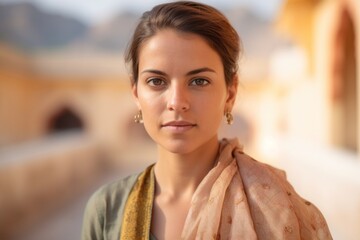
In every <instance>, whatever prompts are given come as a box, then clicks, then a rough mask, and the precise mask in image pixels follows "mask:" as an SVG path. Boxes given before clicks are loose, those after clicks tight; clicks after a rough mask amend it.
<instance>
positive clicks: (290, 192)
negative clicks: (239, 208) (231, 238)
mask: <svg viewBox="0 0 360 240" xmlns="http://www.w3.org/2000/svg"><path fill="white" fill-rule="evenodd" d="M237 162H238V166H239V171H240V174H241V176H242V181H243V184H244V188H245V191H246V192H247V197H248V201H249V205H250V208H252V209H258V210H259V209H261V210H259V211H256V212H263V211H264V210H266V211H265V212H264V214H265V215H267V217H266V218H271V217H274V218H273V219H274V220H273V221H270V222H274V223H275V222H276V224H278V225H281V224H282V223H281V221H283V222H284V226H285V227H284V228H283V229H285V230H284V231H285V232H287V231H290V230H295V229H298V230H297V231H295V232H299V234H300V236H301V238H302V239H331V235H330V232H329V229H328V227H327V223H326V220H325V218H324V217H323V215H322V213H321V212H320V211H319V209H318V208H317V207H316V206H315V205H313V204H311V203H310V202H309V201H307V200H305V199H304V198H302V197H301V196H300V195H299V194H298V193H297V192H296V190H295V189H294V188H293V186H292V185H291V183H289V182H288V181H287V179H286V173H285V171H283V170H280V169H278V168H275V167H273V166H271V165H268V164H265V163H262V162H259V161H256V160H254V159H253V158H251V157H250V156H248V155H246V154H244V153H242V152H239V155H238V157H237ZM280 215H281V216H282V219H279V218H278V216H280ZM254 218H255V219H256V222H261V221H262V219H263V216H262V215H261V217H259V216H256V215H254ZM290 223H292V224H290ZM264 224H266V221H264V222H263V223H262V224H261V226H259V228H262V227H264ZM271 228H273V227H271ZM279 229H281V228H279ZM289 229H290V230H289ZM289 233H290V232H289ZM269 234H270V233H269Z"/></svg>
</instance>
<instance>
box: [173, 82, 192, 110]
mask: <svg viewBox="0 0 360 240" xmlns="http://www.w3.org/2000/svg"><path fill="white" fill-rule="evenodd" d="M168 91H169V96H168V102H167V108H168V110H170V111H187V110H189V108H190V102H189V96H188V92H187V89H186V87H184V86H181V85H180V84H173V85H172V86H171V87H170V88H169V90H168Z"/></svg>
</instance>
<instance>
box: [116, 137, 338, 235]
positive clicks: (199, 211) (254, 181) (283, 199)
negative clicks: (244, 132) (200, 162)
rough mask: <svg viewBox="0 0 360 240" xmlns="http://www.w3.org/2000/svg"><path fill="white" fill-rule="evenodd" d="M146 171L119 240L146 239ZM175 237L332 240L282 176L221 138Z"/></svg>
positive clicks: (149, 186)
mask: <svg viewBox="0 0 360 240" xmlns="http://www.w3.org/2000/svg"><path fill="white" fill-rule="evenodd" d="M149 172H152V167H151V168H148V170H146V171H145V172H144V173H143V174H142V175H141V176H140V178H139V180H138V181H137V183H136V184H135V187H134V189H133V190H132V192H131V193H130V196H129V198H128V201H127V204H126V206H125V213H124V218H123V226H122V231H121V232H122V233H121V234H122V236H121V239H148V237H149V230H150V224H151V205H152V202H153V189H154V177H151V175H153V173H151V174H149ZM145 176H147V177H145ZM146 179H147V180H146ZM149 179H151V181H149ZM144 183H147V184H144ZM144 198H145V199H147V200H146V201H144ZM143 211H145V212H146V213H145V212H143ZM144 216H146V217H145V218H144ZM140 226H142V227H140ZM139 229H141V230H140V231H139ZM127 232H130V233H131V234H130V235H129V234H128V233H127ZM123 234H124V235H123ZM124 237H127V238H124ZM129 237H131V238H129ZM181 238H182V239H198V240H200V239H201V240H203V239H205V240H207V239H230V240H238V239H246V240H251V239H271V240H273V239H332V237H331V234H330V232H329V229H328V227H327V224H326V221H325V219H324V217H323V216H322V214H321V213H320V211H319V210H318V209H317V208H316V207H315V206H314V205H312V204H311V203H310V202H308V201H306V200H304V199H302V198H301V197H300V196H299V195H298V194H297V193H296V192H295V191H294V189H293V188H292V186H291V185H290V184H289V183H288V182H287V181H286V178H285V174H284V172H282V171H280V170H278V169H275V168H273V167H271V166H269V165H266V164H263V163H260V162H257V161H255V160H253V159H252V158H251V157H249V156H247V155H246V154H244V153H243V151H242V148H241V147H240V146H239V144H238V142H237V140H226V139H224V140H222V141H221V143H220V156H219V159H218V162H217V164H216V166H215V167H214V168H213V169H212V170H211V171H210V172H209V173H208V174H207V175H206V177H205V178H204V179H203V180H202V182H201V183H200V185H199V186H198V188H197V189H196V191H195V193H194V195H193V198H192V203H191V207H190V209H189V213H188V216H187V219H186V222H185V225H184V229H183V232H182V236H181Z"/></svg>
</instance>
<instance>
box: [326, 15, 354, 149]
mask: <svg viewBox="0 0 360 240" xmlns="http://www.w3.org/2000/svg"><path fill="white" fill-rule="evenodd" d="M356 61H357V59H356V41H355V28H354V23H353V20H352V17H351V15H350V13H349V12H348V10H347V9H344V10H343V11H342V13H341V19H340V24H339V26H338V30H337V32H336V36H335V56H334V62H333V63H334V65H333V86H332V89H333V91H332V100H333V105H334V109H333V124H332V126H333V139H334V143H335V145H336V146H339V147H341V148H344V149H347V150H351V151H355V152H356V151H357V150H358V149H357V146H358V143H357V132H358V131H357V128H358V127H359V126H358V120H357V116H358V113H357V94H358V93H357V82H356V81H357V77H356V74H357V72H356V64H357V63H356Z"/></svg>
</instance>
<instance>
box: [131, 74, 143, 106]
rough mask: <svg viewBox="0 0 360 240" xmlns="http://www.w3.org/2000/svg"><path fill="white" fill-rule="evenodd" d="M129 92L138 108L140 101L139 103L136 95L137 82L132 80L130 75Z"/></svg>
mask: <svg viewBox="0 0 360 240" xmlns="http://www.w3.org/2000/svg"><path fill="white" fill-rule="evenodd" d="M131 93H132V96H133V97H134V101H135V104H136V106H137V107H138V108H139V109H141V108H140V103H139V97H138V88H137V82H135V81H134V79H133V78H132V77H131Z"/></svg>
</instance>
